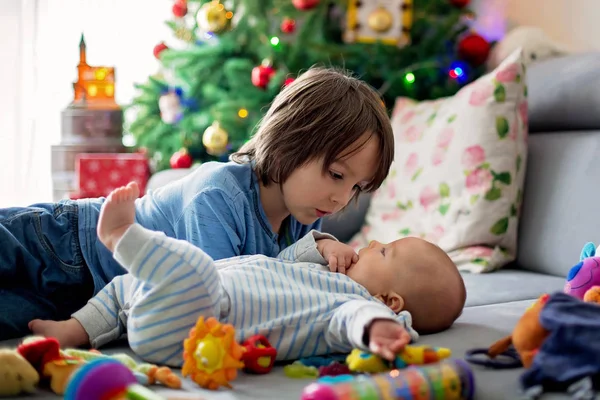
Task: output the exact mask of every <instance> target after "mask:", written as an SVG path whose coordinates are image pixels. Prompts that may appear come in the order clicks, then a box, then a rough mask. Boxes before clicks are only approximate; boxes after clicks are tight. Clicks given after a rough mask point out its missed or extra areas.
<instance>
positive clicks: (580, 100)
mask: <svg viewBox="0 0 600 400" xmlns="http://www.w3.org/2000/svg"><path fill="white" fill-rule="evenodd" d="M527 84H528V89H529V130H530V131H531V132H552V131H560V130H586V129H598V128H600V113H599V112H598V109H600V53H590V54H574V55H570V56H567V57H560V58H555V59H551V60H548V61H544V62H541V63H539V64H534V65H532V66H531V67H530V69H529V71H528V73H527Z"/></svg>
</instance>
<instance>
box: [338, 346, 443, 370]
mask: <svg viewBox="0 0 600 400" xmlns="http://www.w3.org/2000/svg"><path fill="white" fill-rule="evenodd" d="M450 354H451V351H450V349H447V348H445V347H431V346H415V345H408V346H406V347H405V348H404V350H402V352H401V353H400V354H398V355H397V356H396V359H395V360H394V362H393V363H390V362H388V361H386V360H384V359H382V358H381V357H379V356H377V355H375V354H371V353H368V352H365V351H362V350H360V349H354V350H352V352H351V353H350V354H349V355H348V357H347V358H346V363H347V364H348V367H349V368H350V370H351V371H352V372H363V373H370V374H376V373H379V372H385V371H389V370H391V369H393V368H406V367H407V366H409V365H425V364H431V363H435V362H438V361H440V360H443V359H445V358H448V357H450Z"/></svg>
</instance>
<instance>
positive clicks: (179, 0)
mask: <svg viewBox="0 0 600 400" xmlns="http://www.w3.org/2000/svg"><path fill="white" fill-rule="evenodd" d="M172 11H173V15H174V16H176V17H177V18H183V17H184V16H185V14H187V12H188V8H187V0H176V1H175V4H173V8H172Z"/></svg>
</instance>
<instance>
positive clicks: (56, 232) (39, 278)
mask: <svg viewBox="0 0 600 400" xmlns="http://www.w3.org/2000/svg"><path fill="white" fill-rule="evenodd" d="M77 213H78V206H77V203H76V202H75V201H71V200H65V201H61V202H59V203H49V204H35V205H32V206H30V207H14V208H5V209H0V340H5V339H10V338H16V337H21V336H24V335H27V334H30V333H31V332H30V331H29V329H28V327H27V324H28V322H29V321H31V320H32V319H36V318H42V319H54V320H63V319H68V318H69V317H70V315H71V314H72V313H73V312H74V311H77V310H78V309H79V308H81V307H82V306H83V305H85V303H86V302H87V300H88V299H90V298H91V297H92V295H93V291H94V286H93V282H92V277H91V274H90V271H89V268H88V267H87V265H86V263H85V261H84V259H83V254H82V252H81V247H80V244H79V234H78V215H77Z"/></svg>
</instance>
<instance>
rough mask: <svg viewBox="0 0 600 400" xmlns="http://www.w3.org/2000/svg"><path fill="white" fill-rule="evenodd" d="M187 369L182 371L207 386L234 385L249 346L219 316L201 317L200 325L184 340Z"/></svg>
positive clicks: (185, 367) (208, 387)
mask: <svg viewBox="0 0 600 400" xmlns="http://www.w3.org/2000/svg"><path fill="white" fill-rule="evenodd" d="M183 348H184V350H183V359H184V363H183V368H182V369H181V373H182V375H183V376H184V377H186V376H190V377H191V379H192V380H193V381H194V382H196V383H197V384H198V385H200V386H201V387H203V388H205V389H210V390H216V389H218V388H219V387H220V386H225V387H228V388H231V385H230V384H229V382H230V381H232V380H234V379H235V378H236V377H237V370H238V369H240V368H243V367H244V363H243V362H241V361H240V360H241V358H242V355H243V354H244V351H245V349H244V348H243V347H242V346H240V344H239V343H237V342H236V341H235V329H234V328H233V326H232V325H230V324H221V323H219V321H217V320H216V319H215V318H212V317H211V318H208V319H207V320H206V322H205V321H204V317H200V318H198V321H197V322H196V326H195V327H194V328H192V329H190V334H189V337H188V338H187V339H185V340H184V342H183Z"/></svg>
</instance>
